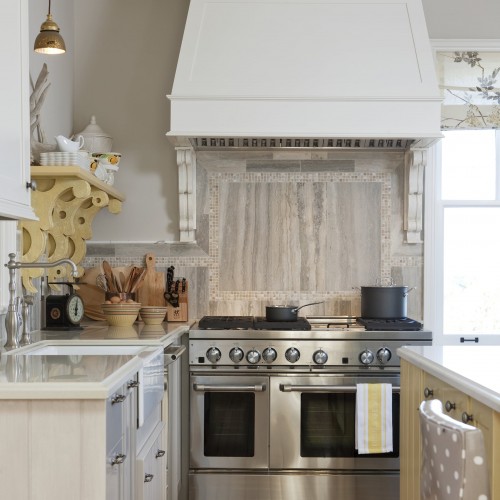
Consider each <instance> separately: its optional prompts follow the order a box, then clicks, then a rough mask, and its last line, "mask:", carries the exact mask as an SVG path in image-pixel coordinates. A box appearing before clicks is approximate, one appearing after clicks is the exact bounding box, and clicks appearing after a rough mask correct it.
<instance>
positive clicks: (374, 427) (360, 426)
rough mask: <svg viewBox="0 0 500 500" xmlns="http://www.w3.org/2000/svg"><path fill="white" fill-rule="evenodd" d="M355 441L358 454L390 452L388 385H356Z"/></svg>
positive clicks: (389, 397)
mask: <svg viewBox="0 0 500 500" xmlns="http://www.w3.org/2000/svg"><path fill="white" fill-rule="evenodd" d="M355 442H356V446H355V448H356V449H357V450H358V453H359V454H367V453H389V452H391V451H393V443H392V385H391V384H356V427H355Z"/></svg>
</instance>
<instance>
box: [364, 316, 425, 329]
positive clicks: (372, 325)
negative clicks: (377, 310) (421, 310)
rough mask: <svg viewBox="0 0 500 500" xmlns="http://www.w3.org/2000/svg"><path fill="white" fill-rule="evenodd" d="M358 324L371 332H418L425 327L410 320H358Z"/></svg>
mask: <svg viewBox="0 0 500 500" xmlns="http://www.w3.org/2000/svg"><path fill="white" fill-rule="evenodd" d="M358 323H360V324H361V325H363V326H364V327H365V328H366V329H367V330H369V331H418V330H422V328H423V325H422V323H419V322H418V321H415V320H414V319H410V318H397V319H372V318H358Z"/></svg>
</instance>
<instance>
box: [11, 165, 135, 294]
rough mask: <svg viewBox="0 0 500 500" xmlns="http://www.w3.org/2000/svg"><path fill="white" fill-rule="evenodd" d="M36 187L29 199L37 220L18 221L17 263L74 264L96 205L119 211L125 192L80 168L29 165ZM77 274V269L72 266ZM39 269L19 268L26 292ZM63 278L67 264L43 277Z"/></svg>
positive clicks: (81, 255) (83, 250) (33, 290)
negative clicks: (19, 244) (62, 261)
mask: <svg viewBox="0 0 500 500" xmlns="http://www.w3.org/2000/svg"><path fill="white" fill-rule="evenodd" d="M31 178H32V180H35V181H36V185H37V187H36V190H35V191H33V193H32V196H31V204H32V206H33V209H34V211H35V213H36V215H37V217H38V219H39V220H37V221H21V222H20V223H19V226H20V229H21V231H22V248H23V256H22V262H37V261H41V260H42V258H43V259H44V260H45V261H46V262H54V261H56V260H58V259H63V258H69V259H71V260H72V261H73V262H75V264H77V265H78V264H79V263H80V262H81V261H82V260H83V258H84V257H85V254H86V250H87V246H86V240H88V239H90V238H91V237H92V227H91V226H92V222H93V220H94V217H95V216H96V214H97V212H99V210H101V208H104V207H107V208H108V210H109V212H111V213H113V214H117V213H119V212H121V208H122V201H123V200H124V199H125V197H124V196H123V195H122V194H121V193H119V192H118V191H117V190H116V189H114V188H113V187H112V186H110V185H108V184H105V183H103V182H102V181H100V180H99V179H97V177H95V176H94V175H92V174H91V173H89V172H87V171H85V170H82V169H81V168H80V167H73V166H68V167H59V166H58V167H31ZM78 268H79V271H80V273H79V275H80V276H81V275H82V274H83V268H81V267H80V266H78ZM44 272H45V270H44V269H22V272H21V276H22V283H23V286H24V288H25V289H26V290H27V292H30V293H36V292H37V290H36V288H35V287H34V285H33V282H32V279H33V278H38V277H40V276H42V275H43V274H44ZM65 277H69V269H67V266H60V267H59V266H58V267H54V268H51V269H49V272H48V280H49V281H56V280H58V281H61V278H65Z"/></svg>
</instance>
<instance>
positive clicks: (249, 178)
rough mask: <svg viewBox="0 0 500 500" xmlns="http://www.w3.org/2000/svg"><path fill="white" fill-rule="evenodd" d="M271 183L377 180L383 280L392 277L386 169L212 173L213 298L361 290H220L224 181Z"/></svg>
mask: <svg viewBox="0 0 500 500" xmlns="http://www.w3.org/2000/svg"><path fill="white" fill-rule="evenodd" d="M223 182H228V183H242V182H243V183H256V182H259V183H270V182H283V183H289V182H302V183H317V182H345V183H347V182H361V183H367V182H376V183H380V184H381V187H382V189H381V195H380V196H381V242H380V245H381V249H380V250H381V279H382V280H383V281H385V280H389V279H390V277H391V208H392V202H391V175H390V174H389V173H386V172H314V173H301V172H293V173H291V172H286V173H285V172H283V173H280V172H242V173H241V172H240V173H231V172H209V173H208V186H209V187H208V189H209V197H210V199H209V207H210V208H209V254H210V257H211V263H210V264H209V298H210V300H285V301H288V300H316V299H328V298H335V299H338V298H346V299H352V298H354V297H355V296H357V295H359V291H358V292H346V291H342V292H318V293H315V292H304V293H303V292H288V291H279V292H277V291H269V292H268V291H258V292H256V291H226V290H225V291H221V290H220V289H219V283H220V281H219V221H220V219H219V217H220V213H219V192H220V184H221V183H223Z"/></svg>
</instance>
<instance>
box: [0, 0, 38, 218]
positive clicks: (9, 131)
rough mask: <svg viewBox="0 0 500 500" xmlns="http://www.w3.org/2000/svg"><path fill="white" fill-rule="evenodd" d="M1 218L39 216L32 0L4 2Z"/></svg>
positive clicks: (0, 53)
mask: <svg viewBox="0 0 500 500" xmlns="http://www.w3.org/2000/svg"><path fill="white" fill-rule="evenodd" d="M2 18H3V19H4V20H5V22H4V23H3V30H4V32H3V38H4V40H8V43H3V44H1V45H0V60H1V61H2V74H3V75H4V78H2V92H0V109H1V110H2V119H1V120H0V219H9V220H19V219H36V217H35V215H34V212H33V210H32V209H31V206H30V201H31V191H30V188H29V187H27V183H29V181H30V130H29V127H30V111H29V47H28V45H29V37H28V0H17V1H16V2H3V3H2Z"/></svg>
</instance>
